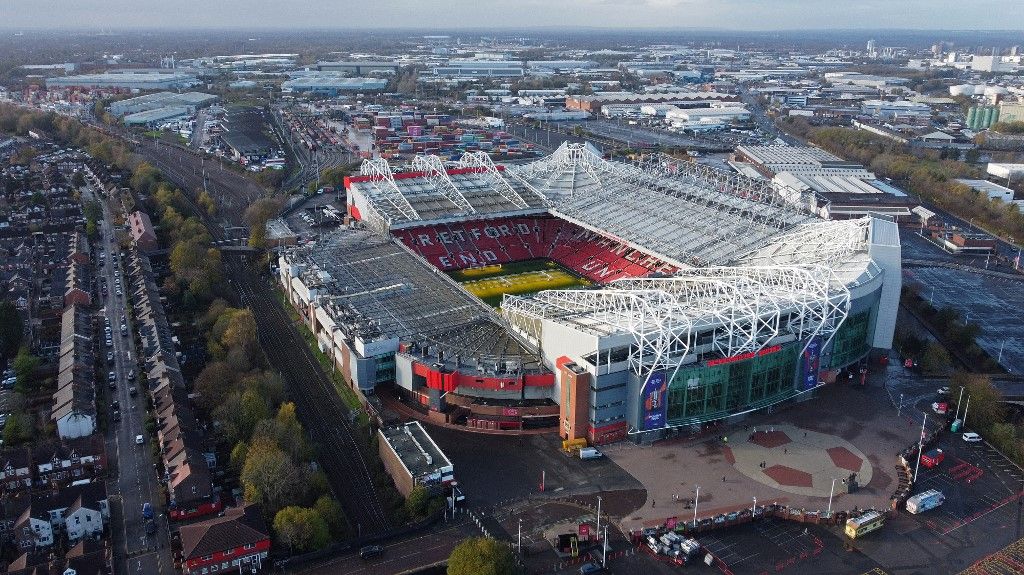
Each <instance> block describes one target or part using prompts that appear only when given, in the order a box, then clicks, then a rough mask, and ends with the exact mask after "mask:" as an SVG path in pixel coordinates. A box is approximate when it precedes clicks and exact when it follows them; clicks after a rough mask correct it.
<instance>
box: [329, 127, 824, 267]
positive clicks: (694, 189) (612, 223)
mask: <svg viewBox="0 0 1024 575" xmlns="http://www.w3.org/2000/svg"><path fill="white" fill-rule="evenodd" d="M413 169H414V171H413V172H408V173H401V174H394V173H392V171H391V168H390V167H389V165H388V163H387V161H386V160H383V159H378V160H366V161H364V162H363V165H362V168H361V175H360V176H355V177H352V178H349V185H350V186H352V185H355V186H356V187H357V188H358V190H359V191H360V192H361V193H362V194H363V195H365V196H366V198H367V201H368V206H367V207H366V208H365V212H367V213H361V214H360V215H361V217H362V218H363V219H364V220H365V221H366V222H367V224H368V225H370V226H371V227H373V228H374V229H377V230H380V231H385V230H387V229H389V228H401V227H405V226H409V225H422V224H426V223H431V222H437V221H444V220H446V219H452V218H458V219H465V218H467V217H474V216H480V217H482V216H495V215H502V214H512V213H522V212H527V211H535V212H539V211H551V212H553V213H554V214H556V215H558V216H559V217H562V218H564V219H567V220H569V221H572V222H574V223H576V224H577V225H580V226H582V227H585V228H588V229H591V230H594V231H596V232H598V233H601V234H604V235H608V236H611V237H614V238H615V239H617V240H620V241H622V242H624V243H626V244H629V245H632V246H633V247H636V248H638V249H642V250H644V251H647V252H650V253H652V254H653V255H656V256H658V257H660V258H662V259H665V260H666V261H668V262H670V263H672V264H675V265H678V266H706V265H711V264H716V265H721V264H727V263H730V262H732V261H735V260H736V259H737V258H739V257H740V256H742V255H743V254H745V253H748V252H751V251H753V250H755V249H757V248H759V247H761V246H763V245H765V244H767V243H768V241H769V240H770V239H771V238H772V237H773V236H775V235H777V234H779V233H781V232H784V231H786V230H788V229H790V228H792V227H793V226H796V225H799V224H802V223H806V222H810V221H814V220H815V219H816V217H815V216H814V215H812V214H811V213H810V211H809V210H805V209H803V208H801V207H799V206H796V205H793V204H790V203H787V202H785V201H784V200H783V199H782V198H781V197H780V196H779V195H778V194H777V193H776V192H775V191H774V189H773V188H772V187H771V183H770V182H768V181H766V180H758V179H753V178H746V177H743V176H737V175H734V174H727V173H724V172H720V171H718V170H714V169H712V168H708V167H706V166H702V165H698V164H693V163H691V162H688V161H681V160H676V159H673V158H671V157H668V156H664V155H659V156H649V157H648V158H647V160H646V162H645V163H643V164H640V165H634V164H627V163H622V162H610V161H607V160H604V159H602V158H601V156H600V154H599V153H598V152H597V151H596V150H595V149H594V148H593V147H592V146H590V145H583V144H570V143H565V144H562V146H561V147H559V148H558V150H556V151H555V152H554V153H553V154H551V155H550V156H547V157H545V158H542V159H540V160H536V161H534V162H531V163H529V164H524V165H520V166H509V167H507V168H506V167H503V166H495V165H494V164H493V163H492V162H491V160H490V158H489V157H488V156H487V155H486V153H483V152H478V153H472V154H466V155H464V156H463V157H462V159H461V160H460V161H459V163H458V164H457V166H456V167H455V168H454V169H452V168H449V167H447V166H446V165H445V163H444V162H443V161H442V160H441V159H440V158H438V157H436V156H419V157H417V158H416V159H415V160H414V162H413ZM360 210H364V208H363V207H360Z"/></svg>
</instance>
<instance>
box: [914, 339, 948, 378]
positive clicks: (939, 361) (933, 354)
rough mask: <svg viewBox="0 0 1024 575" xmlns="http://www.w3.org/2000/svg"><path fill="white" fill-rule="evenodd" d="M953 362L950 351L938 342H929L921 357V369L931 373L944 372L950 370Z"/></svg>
mask: <svg viewBox="0 0 1024 575" xmlns="http://www.w3.org/2000/svg"><path fill="white" fill-rule="evenodd" d="M951 364H952V361H951V360H950V358H949V352H948V351H946V348H944V347H942V345H941V344H938V343H936V342H931V343H929V344H928V347H927V348H926V349H925V350H924V356H923V357H921V371H923V372H925V373H927V374H929V375H938V374H944V373H946V372H948V371H949V367H950V365H951Z"/></svg>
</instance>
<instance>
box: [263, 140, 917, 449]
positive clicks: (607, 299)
mask: <svg viewBox="0 0 1024 575" xmlns="http://www.w3.org/2000/svg"><path fill="white" fill-rule="evenodd" d="M347 187H348V210H349V213H350V214H351V215H352V217H353V218H355V219H357V220H360V221H361V222H363V224H364V225H365V228H366V231H360V230H341V231H339V232H337V234H338V237H337V238H333V239H332V238H331V237H328V238H327V239H326V240H325V243H326V244H330V243H331V242H335V243H337V244H338V245H341V244H344V243H345V241H346V240H344V239H343V238H342V236H345V235H346V234H349V235H350V234H366V235H367V236H368V235H370V234H373V235H375V236H376V237H378V238H380V240H379V241H381V242H385V241H386V242H387V243H388V245H390V246H392V247H391V248H388V249H389V250H391V251H392V252H394V253H393V255H392V256H390V257H387V258H375V259H374V260H373V261H374V262H375V264H374V268H373V274H372V275H373V278H376V279H373V278H369V277H358V278H357V277H354V276H353V277H351V278H349V279H346V278H345V277H344V276H345V274H356V273H359V274H362V275H363V276H368V275H369V273H368V272H363V271H361V272H355V271H352V270H354V269H356V266H354V265H349V264H354V263H355V262H356V261H359V260H360V258H367V254H360V253H356V252H354V251H353V252H351V253H349V252H346V251H345V250H344V249H335V250H326V249H324V248H321V249H320V255H317V254H315V253H313V251H310V250H307V251H306V252H302V250H296V251H293V252H286V253H285V254H283V255H282V261H281V269H282V282H287V283H293V279H294V278H298V279H299V281H300V283H302V282H303V281H305V280H304V279H303V278H311V277H312V276H311V275H310V273H309V272H310V271H311V270H314V269H316V270H319V272H318V273H319V274H320V276H318V277H321V278H322V277H323V276H324V275H327V276H330V277H332V278H335V279H337V280H338V281H336V282H335V283H337V284H341V285H346V286H352V285H360V286H364V287H365V288H366V289H363V290H358V291H357V292H356V293H357V294H358V297H357V298H356V297H353V296H352V295H351V294H350V295H349V296H346V295H345V294H344V293H332V292H331V290H330V289H324V290H323V291H322V292H320V293H319V295H318V296H317V297H315V298H314V297H310V298H308V299H309V301H310V305H313V307H320V308H321V309H323V308H325V307H332V306H333V308H334V309H335V312H336V313H338V314H340V315H339V317H338V318H334V319H331V321H332V322H334V324H333V326H332V327H331V330H333V331H332V332H329V333H333V332H334V331H341V332H342V334H343V335H342V336H341V337H340V339H342V340H346V339H347V340H354V339H358V337H357V336H358V334H354V332H353V334H354V335H345V331H346V329H348V330H350V331H351V328H346V327H345V326H346V322H348V324H353V318H360V319H362V320H366V321H369V322H373V323H374V325H375V326H376V327H375V329H376V331H380V332H382V333H380V334H378V335H376V336H375V337H376V338H377V341H383V340H387V341H389V342H391V343H389V344H388V345H382V346H378V347H373V346H370V347H373V349H372V350H371V352H366V351H365V350H367V349H368V347H367V346H366V345H365V344H363V345H357V346H355V347H360V348H362V349H363V350H364V352H359V351H358V350H356V349H352V350H350V352H349V353H351V355H352V357H351V358H349V359H346V360H345V361H346V362H347V363H348V365H352V364H353V358H354V359H355V360H358V361H362V360H367V359H371V358H372V359H373V360H374V362H375V366H374V367H373V373H374V377H373V378H369V379H372V382H370V381H369V379H367V380H366V382H365V383H363V382H360V383H359V384H358V386H359V387H360V388H361V389H364V390H367V391H368V390H369V389H372V387H373V385H375V384H376V383H383V382H385V381H388V382H390V381H393V382H394V383H395V388H396V389H398V390H399V393H402V394H406V395H407V396H408V397H409V398H410V399H411V398H417V400H418V402H419V403H420V405H424V406H425V407H426V408H427V409H428V410H430V411H436V412H441V413H444V414H446V417H448V420H449V421H452V420H456V419H459V418H461V420H460V422H465V424H466V425H470V426H474V427H487V428H489V429H498V428H518V429H521V428H526V427H529V426H531V425H532V426H540V425H546V426H552V427H554V426H557V427H558V428H559V431H560V433H561V434H562V436H563V437H564V438H566V439H582V438H585V439H587V440H588V441H589V442H591V443H595V444H600V443H606V442H610V441H617V440H621V439H623V438H626V437H630V438H631V439H634V440H646V439H655V438H657V437H659V436H661V435H663V434H664V433H666V431H667V430H669V429H672V428H677V427H683V426H693V425H700V424H703V423H706V422H710V421H714V420H718V419H722V418H726V417H730V416H733V415H737V414H742V413H745V412H749V411H752V410H756V409H760V408H763V407H767V406H769V405H773V404H777V403H780V402H784V401H788V400H792V399H795V398H798V397H806V396H807V395H808V394H810V393H811V392H812V390H813V389H814V388H815V387H817V386H818V385H819V382H820V381H821V380H823V379H828V378H829V377H830V376H831V375H834V373H835V372H836V371H837V370H840V369H842V368H844V367H847V366H849V365H851V364H854V363H856V362H859V361H861V360H863V359H864V358H865V357H867V356H868V354H869V353H870V352H871V351H872V350H873V349H874V350H884V349H888V348H889V346H890V345H891V339H892V333H893V329H894V324H895V314H896V307H897V305H898V298H899V291H900V263H899V262H900V247H899V237H898V234H897V230H896V225H895V223H893V222H890V221H887V220H881V219H877V218H862V219H856V220H845V221H827V220H823V219H821V218H819V217H818V216H817V215H815V214H814V213H813V212H812V211H811V209H810V208H809V207H808V206H809V205H811V202H807V201H805V199H801V198H792V197H790V198H785V199H784V198H782V197H780V195H779V194H778V193H776V191H775V189H774V188H773V187H772V185H771V182H769V181H767V180H755V179H750V178H746V177H743V176H739V175H735V174H727V173H723V172H720V171H717V170H714V169H711V168H708V167H705V166H701V165H697V164H693V163H691V162H688V161H683V160H677V159H674V158H671V157H668V156H664V155H651V156H647V157H645V158H643V160H642V161H641V162H639V163H637V164H626V163H620V162H612V161H607V160H604V159H602V158H601V157H600V155H599V154H598V153H596V150H594V149H593V148H592V147H590V146H585V145H579V144H563V145H562V146H561V147H560V148H559V149H558V150H557V151H556V152H554V153H553V154H552V155H550V156H547V157H545V158H541V159H539V160H536V161H534V162H531V163H528V164H524V165H518V166H496V165H494V164H493V163H492V162H491V161H490V159H489V158H488V157H487V156H486V154H484V153H468V154H465V155H464V156H463V157H462V159H461V160H460V161H459V162H458V163H457V164H454V165H453V164H445V163H444V162H443V161H442V160H441V159H440V158H437V157H433V156H419V157H417V158H415V160H414V162H413V166H412V170H411V171H409V172H403V173H393V172H392V171H391V169H390V167H389V166H388V164H387V162H386V161H384V160H368V161H365V162H364V164H363V167H362V169H361V173H360V175H358V176H353V177H351V178H349V180H348V182H347ZM350 243H352V244H353V245H355V244H356V243H358V242H350ZM363 243H365V242H363ZM346 249H348V248H346ZM381 249H384V248H381ZM314 251H315V250H314ZM328 252H329V253H328ZM346 254H348V255H346ZM328 259H330V260H332V261H333V262H334V264H336V265H335V267H332V268H331V270H328V269H327V267H330V266H327V265H326V263H325V260H328ZM341 260H345V261H341ZM367 261H368V258H367ZM398 262H401V266H398ZM524 262H527V263H528V262H534V263H531V264H529V265H527V263H524ZM412 263H416V264H417V265H419V266H423V267H425V266H424V264H429V266H430V267H433V268H435V269H436V270H439V271H441V272H445V273H443V274H439V273H437V272H436V271H435V273H434V274H433V276H434V279H436V284H437V285H436V286H433V285H432V287H431V289H432V291H431V293H432V294H433V297H432V298H431V299H430V301H428V299H427V298H422V300H421V299H417V295H416V293H417V291H416V290H417V289H418V288H417V287H416V285H417V284H418V283H419V282H413V281H408V278H406V281H404V282H403V278H402V276H403V275H408V274H409V273H413V272H412V271H411V270H412V267H413V266H412ZM535 264H536V265H535ZM517 266H518V267H517ZM530 266H534V267H530ZM506 267H507V268H509V269H521V270H525V271H522V272H521V273H529V274H532V275H530V276H529V277H528V278H527V279H528V280H529V281H526V280H523V281H521V282H518V284H517V282H515V281H511V280H509V279H503V278H504V276H500V275H499V276H493V277H492V276H489V275H486V274H491V273H492V272H493V270H495V269H498V270H500V269H502V268H506ZM392 268H393V269H392ZM286 269H288V270H289V272H288V274H285V272H284V270H286ZM549 270H553V271H549ZM556 272H557V273H556ZM415 273H416V274H421V273H422V272H415ZM339 275H340V276H342V277H336V276H339ZM566 275H568V276H572V277H574V278H576V279H577V280H579V283H578V284H574V287H575V285H586V286H587V287H584V288H582V289H543V290H541V291H536V292H535V293H529V290H527V291H524V290H515V289H510V291H511V292H512V293H509V292H504V293H505V295H504V297H503V299H501V301H500V309H498V310H496V309H494V308H492V307H490V306H488V305H487V304H485V303H484V302H483V301H482V300H481V299H480V298H477V297H474V296H472V295H469V294H468V292H466V290H465V289H462V288H461V286H459V284H458V283H457V281H456V280H459V281H462V279H466V278H468V279H466V281H477V282H483V283H478V285H476V286H475V287H476V288H479V289H484V288H486V290H488V291H486V292H481V291H478V293H486V294H487V295H488V296H492V295H493V293H494V290H498V291H501V286H503V285H509V286H515V285H526V284H529V285H535V284H536V283H537V282H538V281H540V282H541V285H543V281H544V278H547V277H550V278H552V280H553V281H554V280H557V281H561V282H563V285H570V284H571V283H572V282H569V281H568V280H566ZM421 279H423V280H424V281H426V278H425V277H424V278H421ZM343 280H344V281H343ZM484 280H486V281H484ZM313 281H314V282H315V281H316V280H315V279H314V280H313ZM430 281H434V280H430ZM349 282H351V283H349ZM375 282H376V283H375ZM378 284H379V287H377V286H378ZM302 285H303V286H305V287H309V286H307V285H306V284H305V283H303V284H302ZM553 285H554V284H553ZM467 287H468V288H469V289H472V287H474V286H467ZM345 289H351V288H345ZM442 289H443V290H448V291H450V292H452V294H450V295H446V296H444V297H438V296H437V294H438V293H440V291H441V290H442ZM297 291H302V289H298V290H297ZM364 292H365V293H364ZM456 292H461V295H459V296H456V295H454V294H455V293H456ZM296 293H297V292H296ZM366 293H369V294H372V297H368V296H366ZM398 295H402V297H397V296H398ZM448 297H451V298H452V299H453V302H452V303H450V304H446V305H449V307H448V308H446V309H448V311H445V310H443V309H434V307H436V305H435V304H434V303H431V302H433V301H434V300H438V301H447V298H448ZM294 299H295V298H293V301H294ZM300 299H301V298H300ZM356 299H363V300H365V301H362V302H361V303H358V305H355V304H356V303H357V302H356ZM409 299H415V300H416V301H418V302H421V303H420V305H418V306H416V308H415V309H413V310H409V309H406V307H405V303H404V302H405V301H407V300H409ZM455 300H458V301H455ZM467 300H471V301H472V305H471V304H470V303H467ZM495 300H496V298H495ZM317 302H319V303H317ZM300 303H304V302H300ZM342 303H344V306H343V307H344V310H341V311H339V310H337V308H338V306H339V305H341V304H342ZM492 303H497V301H493V302H492ZM396 306H397V308H398V309H399V311H397V312H396V311H395V310H396ZM297 307H299V304H297ZM454 310H459V311H458V312H456V311H454ZM313 313H316V311H315V310H314V311H313ZM458 314H464V315H465V317H464V320H465V321H466V322H467V323H468V324H472V325H475V326H478V327H479V326H480V325H481V322H482V323H483V324H486V325H487V326H489V327H488V328H487V330H485V331H486V332H487V334H486V335H484V334H479V333H478V334H477V337H475V338H473V339H472V340H470V341H465V340H460V341H461V343H460V342H457V341H456V340H457V339H458V338H457V337H454V336H453V335H452V334H454V333H457V332H459V330H458V329H457V328H456V327H455V326H454V325H452V321H454V319H453V318H454V317H455V316H456V315H458ZM321 315H325V314H321ZM326 315H330V314H326ZM413 315H415V317H413ZM341 316H344V318H342V317H341ZM460 317H462V316H460ZM396 318H397V319H396ZM427 318H434V321H435V322H440V323H442V324H444V326H445V328H446V330H440V331H439V330H436V329H433V323H431V321H429V320H428V319H427ZM324 319H330V318H324V317H322V318H321V320H320V323H323V320H324ZM338 319H344V320H345V321H335V320H338ZM391 320H396V321H391ZM460 321H461V320H460ZM384 323H387V324H388V325H387V326H385V327H383V328H382V327H381V326H382V325H384ZM314 331H316V330H314ZM442 331H443V332H444V333H441V332H442ZM462 331H465V330H462ZM368 333H369V332H368ZM481 335H482V337H483V338H484V339H481V337H480V336H481ZM335 337H337V336H335ZM491 340H500V341H502V342H503V348H502V349H501V350H495V349H493V348H491V347H488V348H487V349H485V350H480V349H479V347H480V346H481V345H484V342H486V341H491ZM484 346H485V347H486V345H484ZM392 370H393V371H392ZM356 377H357V376H353V380H354V379H356ZM455 410H458V411H460V412H461V415H454V416H453V412H454V411H455Z"/></svg>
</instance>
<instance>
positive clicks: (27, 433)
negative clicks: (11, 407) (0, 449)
mask: <svg viewBox="0 0 1024 575" xmlns="http://www.w3.org/2000/svg"><path fill="white" fill-rule="evenodd" d="M34 436H35V432H34V430H33V429H32V420H31V419H29V416H28V415H27V414H25V413H24V412H22V411H14V412H12V413H11V414H10V415H8V416H7V423H5V424H4V445H6V446H11V445H18V444H20V443H24V442H26V441H29V440H31V439H32V438H33V437H34Z"/></svg>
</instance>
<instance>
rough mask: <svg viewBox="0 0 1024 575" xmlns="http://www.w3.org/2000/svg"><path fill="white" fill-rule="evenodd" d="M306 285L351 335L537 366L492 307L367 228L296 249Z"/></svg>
mask: <svg viewBox="0 0 1024 575" xmlns="http://www.w3.org/2000/svg"><path fill="white" fill-rule="evenodd" d="M298 253H299V254H302V257H301V259H300V261H304V262H306V263H307V264H309V266H310V267H308V268H307V269H306V270H305V271H304V272H303V280H304V282H305V283H306V285H307V286H320V287H321V288H322V289H323V290H324V293H325V294H326V295H325V296H324V297H323V298H322V299H321V303H322V304H323V305H324V306H325V307H327V308H330V309H331V317H333V318H334V320H335V321H336V322H338V324H339V326H343V330H344V331H345V332H346V333H347V334H348V335H350V336H359V337H361V338H364V339H367V340H374V339H375V338H376V337H377V336H383V337H386V338H393V337H397V338H399V339H400V340H401V341H409V342H414V343H415V344H416V345H417V346H419V348H420V350H421V352H423V353H426V354H429V355H431V356H434V357H437V356H438V352H441V354H440V355H441V357H442V358H443V361H459V362H461V364H462V365H470V366H478V367H480V368H482V369H483V370H484V371H487V369H488V367H487V366H493V365H499V364H500V365H502V366H505V365H508V363H507V362H511V363H512V364H515V365H517V366H520V367H521V368H522V369H524V370H531V369H539V368H540V363H539V361H540V360H539V358H538V357H537V356H536V355H535V354H534V353H533V352H532V351H530V350H528V349H527V348H525V347H524V346H523V345H522V344H520V343H519V341H518V340H516V339H515V338H514V337H513V336H512V334H510V333H509V332H508V330H507V329H506V328H505V326H504V325H503V324H502V323H501V320H500V318H499V317H497V316H496V315H495V313H494V311H493V309H492V308H491V307H490V306H488V305H486V304H484V303H483V302H482V301H480V300H478V299H476V298H474V297H473V296H471V295H469V294H468V293H466V292H465V291H464V290H463V289H462V288H461V287H460V286H458V285H457V284H456V283H454V282H453V280H451V279H450V278H448V277H447V276H445V275H444V274H440V273H437V272H436V270H434V269H433V268H431V267H429V265H428V264H426V263H424V262H423V261H421V260H420V259H419V258H417V257H416V256H415V255H413V254H412V253H411V252H409V251H407V250H406V249H405V248H404V247H402V246H401V245H400V244H399V243H396V242H391V241H390V240H389V239H388V238H386V237H383V236H381V235H379V234H375V233H372V232H370V231H368V230H347V229H345V230H339V231H336V232H333V233H331V234H328V235H326V236H325V237H323V238H322V239H321V240H320V241H319V242H317V243H316V244H315V245H313V246H311V247H306V248H300V249H299V250H298Z"/></svg>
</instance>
